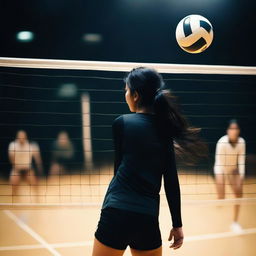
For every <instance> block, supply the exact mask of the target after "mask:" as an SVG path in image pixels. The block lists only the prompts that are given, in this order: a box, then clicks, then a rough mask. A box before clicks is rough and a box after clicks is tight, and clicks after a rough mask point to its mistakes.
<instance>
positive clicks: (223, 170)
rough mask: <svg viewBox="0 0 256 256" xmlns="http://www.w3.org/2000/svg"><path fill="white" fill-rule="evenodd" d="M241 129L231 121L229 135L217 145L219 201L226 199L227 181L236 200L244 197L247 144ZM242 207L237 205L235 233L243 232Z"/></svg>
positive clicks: (222, 138)
mask: <svg viewBox="0 0 256 256" xmlns="http://www.w3.org/2000/svg"><path fill="white" fill-rule="evenodd" d="M239 135H240V127H239V124H238V122H237V121H236V120H235V119H232V120H230V122H229V126H228V128H227V134H226V135H224V136H222V137H221V138H220V139H219V140H218V142H217V145H216V153H215V164H214V175H215V180H216V188H217V193H218V198H219V199H224V198H225V180H226V179H227V178H228V182H229V183H230V185H231V188H232V190H233V192H234V194H235V197H236V198H241V197H242V195H243V180H244V176H245V155H246V143H245V140H244V139H243V138H242V137H240V136H239ZM239 209H240V205H235V208H234V220H233V223H232V225H231V229H232V230H233V231H235V232H240V231H241V229H242V228H241V226H240V225H239V224H238V222H237V221H238V215H239Z"/></svg>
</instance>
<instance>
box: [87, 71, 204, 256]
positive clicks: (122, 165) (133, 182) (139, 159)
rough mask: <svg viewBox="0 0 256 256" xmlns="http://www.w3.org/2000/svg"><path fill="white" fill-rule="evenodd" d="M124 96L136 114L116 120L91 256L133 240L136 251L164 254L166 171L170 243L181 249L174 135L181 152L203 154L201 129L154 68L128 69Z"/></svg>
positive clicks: (111, 253) (114, 254)
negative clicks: (162, 227) (161, 221)
mask: <svg viewBox="0 0 256 256" xmlns="http://www.w3.org/2000/svg"><path fill="white" fill-rule="evenodd" d="M125 100H126V102H127V104H128V106H129V109H130V111H131V112H133V113H130V114H123V115H120V116H118V117H117V118H116V119H115V120H114V122H113V125H112V131H113V141H114V149H115V162H114V176H113V178H112V180H111V182H110V184H109V187H108V190H107V193H106V195H105V198H104V202H103V205H102V210H101V216H100V220H99V222H98V227H97V230H96V232H95V239H94V246H93V253H92V255H93V256H102V255H104V256H121V255H123V253H124V251H125V249H126V247H127V246H128V245H129V246H130V249H131V253H132V255H133V256H139V255H144V256H160V255H162V240H161V233H160V230H159V222H158V215H159V198H160V197H159V191H160V188H161V180H162V176H163V178H164V188H165V192H166V197H167V201H168V205H169V209H170V213H171V216H172V229H171V231H170V236H169V241H170V240H171V239H172V238H174V243H173V244H172V245H171V246H170V247H171V248H173V249H178V248H180V247H181V246H182V243H183V238H184V235H183V231H182V226H183V225H182V218H181V201H180V186H179V180H178V175H177V169H176V162H175V153H174V143H173V139H175V142H176V143H178V144H177V145H178V147H177V148H178V149H179V151H180V152H182V151H186V150H189V151H190V154H191V155H196V154H197V155H198V154H200V150H198V148H197V149H196V146H197V145H200V140H198V138H197V136H196V134H197V133H198V131H199V129H197V128H191V127H189V126H188V123H187V121H186V119H185V118H184V117H183V116H182V115H181V114H180V113H179V111H178V109H177V108H176V105H175V104H174V102H173V101H174V98H173V96H172V95H171V93H170V91H169V90H167V89H165V88H164V82H163V79H162V77H161V75H160V74H159V73H158V72H157V71H155V70H153V69H150V68H144V67H139V68H135V69H133V70H132V71H131V72H130V73H129V74H128V76H127V77H126V78H125ZM201 148H202V149H203V147H201ZM168 225H169V224H168Z"/></svg>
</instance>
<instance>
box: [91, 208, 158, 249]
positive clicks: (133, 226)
mask: <svg viewBox="0 0 256 256" xmlns="http://www.w3.org/2000/svg"><path fill="white" fill-rule="evenodd" d="M94 235H95V237H96V238H97V240H99V241H100V242H101V243H103V244H105V245H106V246H109V247H112V248H114V249H119V250H125V249H126V247H127V246H128V245H129V246H130V247H131V248H133V249H136V250H153V249H156V248H158V247H160V246H161V245H162V239H161V232H160V229H159V222H158V217H157V216H153V215H149V214H143V213H137V212H133V211H127V210H123V209H117V208H112V207H107V208H105V209H103V210H102V211H101V215H100V220H99V222H98V227H97V230H96V232H95V234H94Z"/></svg>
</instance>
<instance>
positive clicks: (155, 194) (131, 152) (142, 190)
mask: <svg viewBox="0 0 256 256" xmlns="http://www.w3.org/2000/svg"><path fill="white" fill-rule="evenodd" d="M155 122H156V116H155V114H151V113H130V114H123V115H120V116H118V117H117V118H116V119H115V120H114V122H113V124H112V132H113V144H114V149H115V161H114V176H113V178H112V180H111V182H110V184H109V187H108V190H107V193H106V195H105V198H104V201H103V205H102V209H104V208H106V207H108V206H111V207H116V208H121V209H126V210H130V211H136V212H141V213H146V214H151V215H154V216H158V215H159V203H160V196H159V192H160V189H161V181H162V175H163V178H164V188H165V193H166V197H167V201H168V205H169V209H170V213H171V216H172V225H173V227H181V226H182V220H181V200H180V186H179V179H178V174H177V169H176V161H175V154H174V147H173V141H170V140H169V143H166V140H162V139H160V137H161V136H159V133H158V132H157V128H156V123H155Z"/></svg>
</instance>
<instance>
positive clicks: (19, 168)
mask: <svg viewBox="0 0 256 256" xmlns="http://www.w3.org/2000/svg"><path fill="white" fill-rule="evenodd" d="M8 151H9V159H10V162H11V165H12V169H11V173H10V183H11V184H12V195H13V196H15V195H16V194H17V189H18V185H19V183H20V178H21V175H22V174H24V175H25V177H26V179H27V181H28V183H29V184H30V185H34V188H35V190H36V192H37V186H36V185H37V177H36V173H35V170H34V168H33V167H32V160H33V159H34V160H35V163H36V166H37V170H38V173H39V174H42V159H41V155H40V149H39V146H38V145H37V143H35V142H29V141H28V137H27V133H26V132H25V131H24V130H19V131H18V132H17V135H16V139H15V141H12V142H11V143H10V144H9V149H8Z"/></svg>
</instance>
